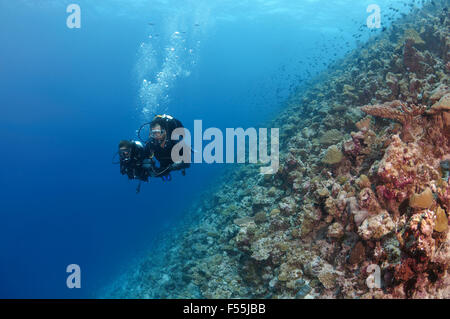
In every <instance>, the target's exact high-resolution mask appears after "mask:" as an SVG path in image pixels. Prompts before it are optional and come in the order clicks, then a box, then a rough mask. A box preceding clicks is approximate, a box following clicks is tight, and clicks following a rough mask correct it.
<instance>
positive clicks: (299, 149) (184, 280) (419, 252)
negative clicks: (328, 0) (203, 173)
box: [108, 1, 450, 298]
mask: <svg viewBox="0 0 450 319" xmlns="http://www.w3.org/2000/svg"><path fill="white" fill-rule="evenodd" d="M434 4H435V5H434V6H431V5H426V6H425V7H424V8H423V9H421V10H420V11H416V12H415V13H413V14H411V15H409V16H407V17H405V18H403V19H402V20H400V21H397V22H396V23H395V24H394V26H393V27H392V28H391V29H390V30H387V31H386V32H384V33H383V34H382V35H381V36H378V37H377V38H376V39H373V40H372V41H370V42H369V43H367V44H365V45H364V46H362V47H360V48H358V50H355V51H354V52H353V53H351V54H350V55H349V56H347V57H346V58H345V59H344V60H343V61H341V62H340V63H338V64H336V65H335V66H334V67H333V68H330V70H328V73H327V74H326V75H323V76H322V78H320V79H319V80H317V81H316V83H315V84H314V85H312V86H311V87H310V88H309V89H308V90H307V91H302V92H301V94H300V93H299V94H296V95H295V96H293V97H292V98H291V99H290V100H289V102H288V105H287V107H286V109H285V110H284V111H283V113H282V114H280V116H279V117H278V118H277V119H275V120H274V121H273V122H271V123H269V124H268V125H269V126H271V127H280V154H281V166H280V169H279V171H278V173H277V174H275V175H266V176H263V175H259V174H258V167H257V166H249V165H246V166H245V167H242V168H241V169H238V170H229V171H228V173H227V175H226V176H225V177H224V180H223V181H222V183H221V184H220V187H219V188H218V189H217V190H214V191H211V192H209V193H205V195H204V196H203V198H202V199H201V200H199V202H198V203H196V205H194V206H193V207H192V210H191V212H190V213H189V214H188V216H189V219H188V220H187V221H186V222H185V223H184V224H183V226H180V227H179V228H177V230H176V231H174V232H172V233H171V234H170V235H168V236H167V238H165V239H164V245H163V246H161V247H163V248H161V251H160V252H157V253H154V254H152V256H149V258H148V259H147V260H145V261H143V262H142V263H141V264H140V266H139V267H138V268H137V269H135V270H134V271H133V272H132V273H130V274H128V275H127V276H126V278H125V279H123V280H121V281H119V282H117V283H116V284H115V285H114V286H113V287H111V289H110V291H109V293H108V297H132V298H167V297H170V298H239V297H247V298H450V276H449V274H448V271H449V264H450V235H449V230H448V222H449V219H448V216H449V214H450V180H449V166H450V89H449V87H448V85H449V73H450V59H449V58H450V30H449V29H450V17H449V15H448V11H446V10H444V7H445V1H434ZM154 256H157V258H154V259H158V260H159V261H158V263H156V261H154V259H153V260H152V257H154Z"/></svg>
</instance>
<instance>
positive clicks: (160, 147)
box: [118, 114, 190, 192]
mask: <svg viewBox="0 0 450 319" xmlns="http://www.w3.org/2000/svg"><path fill="white" fill-rule="evenodd" d="M146 125H150V133H149V139H148V140H147V142H146V143H145V146H144V145H143V144H142V143H141V142H139V141H126V140H124V141H120V143H119V152H118V153H119V157H120V173H121V174H122V175H125V174H126V175H127V176H128V178H129V179H138V180H139V181H144V182H148V178H149V177H161V178H162V179H163V181H170V180H171V179H172V177H171V175H170V172H171V171H174V170H182V172H181V173H182V175H183V176H184V175H185V174H186V172H185V169H186V168H188V167H189V166H190V164H189V163H184V162H176V163H175V162H174V161H173V160H172V157H171V152H172V148H173V147H174V146H175V144H177V143H178V142H179V140H172V139H171V135H172V132H173V131H174V130H175V129H176V128H183V125H182V124H181V122H180V121H179V120H177V119H175V118H173V117H172V116H170V115H166V114H163V115H156V116H155V117H154V118H153V120H152V121H151V122H149V123H145V124H143V125H142V126H141V128H140V129H139V131H138V136H139V137H140V131H141V130H142V128H143V127H145V126H146ZM180 155H182V154H180ZM155 158H156V160H158V162H159V167H157V166H156V162H155ZM139 191H140V182H139V186H138V189H137V192H139Z"/></svg>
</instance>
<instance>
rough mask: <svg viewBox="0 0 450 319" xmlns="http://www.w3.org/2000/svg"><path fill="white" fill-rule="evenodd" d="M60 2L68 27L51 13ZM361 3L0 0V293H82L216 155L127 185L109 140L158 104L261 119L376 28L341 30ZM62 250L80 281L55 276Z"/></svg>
mask: <svg viewBox="0 0 450 319" xmlns="http://www.w3.org/2000/svg"><path fill="white" fill-rule="evenodd" d="M413 2H414V1H397V0H396V1H387V0H378V1H377V4H379V5H380V6H381V8H382V10H384V12H389V11H388V9H387V8H388V7H389V6H390V5H393V6H394V7H396V8H400V12H406V11H407V10H408V9H409V7H408V6H405V5H404V3H413ZM70 3H77V4H79V5H80V7H81V10H82V27H81V29H69V28H67V27H66V18H67V16H68V13H66V7H67V5H69V4H70ZM369 4H371V1H365V0H364V1H362V0H361V1H357V3H355V1H350V0H341V1H328V0H308V1H303V0H302V1H300V0H295V1H294V0H292V1H291V0H290V1H281V0H273V1H262V0H259V1H257V0H254V1H239V3H238V2H237V1H231V0H228V1H218V0H208V1H206V0H195V1H185V0H183V1H181V0H176V1H175V0H167V1H162V0H161V1H154V0H128V1H125V0H123V1H119V0H114V1H112V0H111V1H94V0H91V1H88V0H83V1H82V0H77V1H76V0H72V1H63V0H59V1H56V0H55V1H50V0H47V1H44V0H42V1H31V0H28V1H25V0H17V1H9V0H0V43H1V50H0V105H1V116H0V136H1V139H0V148H1V158H0V163H1V165H0V183H1V192H0V204H1V206H0V217H1V220H0V297H1V298H89V297H94V296H95V293H96V291H97V290H99V289H101V287H103V286H104V285H107V284H108V283H109V282H111V281H112V280H114V278H115V277H116V276H118V275H120V274H121V273H123V271H124V270H125V269H126V268H127V266H128V265H130V263H131V261H132V260H133V259H134V258H136V257H138V256H140V255H142V254H145V252H146V248H148V247H149V246H150V245H151V244H152V241H153V239H154V238H155V237H157V236H159V235H161V232H162V231H164V230H166V229H168V228H169V229H170V225H171V224H173V223H175V222H176V221H177V220H178V219H180V218H181V217H182V216H183V213H184V212H186V211H187V209H188V208H189V206H190V204H191V203H192V202H193V200H195V199H196V198H197V197H198V196H199V194H200V193H201V192H202V191H204V190H205V189H207V188H208V187H210V186H211V183H213V182H214V180H215V178H216V177H218V176H220V174H221V173H222V172H223V169H224V165H206V164H196V165H193V166H192V167H191V168H190V169H189V170H188V171H187V175H186V176H185V177H182V176H181V175H180V174H179V173H174V174H173V180H172V181H171V182H170V183H164V182H162V181H161V180H159V179H153V180H151V182H150V183H149V184H145V185H143V187H142V191H141V193H140V194H139V195H136V194H135V187H136V185H137V184H136V182H135V181H128V180H127V178H126V177H124V176H121V175H120V174H119V168H118V166H115V165H112V163H111V158H112V155H113V154H114V152H115V151H116V148H117V144H118V141H119V140H121V139H132V138H136V135H135V133H136V129H137V128H138V127H139V126H140V125H141V124H142V123H143V122H145V121H146V120H148V119H151V116H152V115H153V114H155V113H159V112H166V113H169V114H171V115H173V116H175V117H176V118H178V119H180V120H181V121H182V122H183V124H184V125H185V126H186V127H187V128H189V129H190V130H191V131H193V121H194V119H201V120H203V126H204V128H207V127H218V128H226V127H233V128H234V127H244V128H247V127H251V126H258V125H259V124H260V123H263V122H264V121H267V120H269V119H271V118H273V117H274V116H276V114H277V113H278V112H279V111H280V110H281V109H282V108H283V103H284V101H285V100H286V98H287V97H288V96H289V94H290V93H292V91H293V90H294V89H295V88H297V87H298V86H300V87H301V86H302V85H307V84H306V83H307V81H309V80H311V79H313V77H314V76H315V75H317V74H319V73H320V72H322V71H324V70H326V67H327V66H328V65H329V64H330V63H331V62H333V61H334V60H336V59H339V58H341V57H343V56H344V55H345V53H346V52H349V51H350V50H352V49H354V48H356V47H357V45H358V43H357V40H359V41H362V42H363V41H365V40H367V39H368V38H369V37H370V36H373V35H375V34H376V32H375V33H371V32H369V31H368V30H367V29H364V31H363V32H360V33H361V34H362V36H361V38H359V39H355V38H354V37H352V34H354V33H355V32H358V28H359V27H360V26H361V25H363V24H365V21H366V18H367V16H368V13H367V12H366V7H367V6H368V5H369ZM385 15H387V13H386V14H385ZM149 23H151V24H153V25H150V24H149ZM386 24H388V22H387V21H386ZM175 32H179V33H177V34H175ZM150 37H151V38H150ZM158 78H159V80H157V79H158ZM144 80H146V81H147V84H145V82H144ZM72 263H75V264H78V265H80V267H81V271H82V287H81V289H68V288H67V287H66V277H67V275H68V274H67V273H66V272H65V270H66V266H67V265H69V264H72Z"/></svg>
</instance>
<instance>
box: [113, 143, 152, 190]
mask: <svg viewBox="0 0 450 319" xmlns="http://www.w3.org/2000/svg"><path fill="white" fill-rule="evenodd" d="M130 154H131V156H130V158H129V160H127V161H125V160H121V161H120V173H121V174H122V175H125V174H126V175H127V176H128V178H129V179H139V180H141V181H144V182H147V181H148V177H149V176H150V172H149V170H148V169H146V168H144V167H143V166H142V165H143V161H144V159H145V156H144V155H145V153H144V147H143V146H142V144H141V143H140V142H135V141H131V142H130Z"/></svg>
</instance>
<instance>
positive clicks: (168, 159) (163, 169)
mask: <svg viewBox="0 0 450 319" xmlns="http://www.w3.org/2000/svg"><path fill="white" fill-rule="evenodd" d="M158 124H160V125H161V127H163V128H164V129H165V130H166V142H165V143H164V147H161V142H159V141H157V140H156V139H151V140H150V141H149V142H148V143H147V144H146V145H145V151H144V154H145V156H146V157H150V156H151V155H152V154H154V156H155V157H156V159H157V160H158V162H159V164H160V165H159V168H156V167H154V170H155V173H156V176H164V175H168V174H169V173H170V171H173V170H179V169H184V168H188V167H189V166H190V164H189V163H180V164H174V162H173V161H172V156H171V153H172V148H173V147H174V146H175V144H177V143H178V142H179V141H178V140H175V141H173V140H172V139H171V136H172V132H173V131H174V130H175V129H176V128H180V127H183V124H181V122H180V121H179V120H177V119H175V118H173V117H168V118H162V119H161V121H159V122H158ZM180 155H183V154H182V153H181V154H180Z"/></svg>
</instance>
